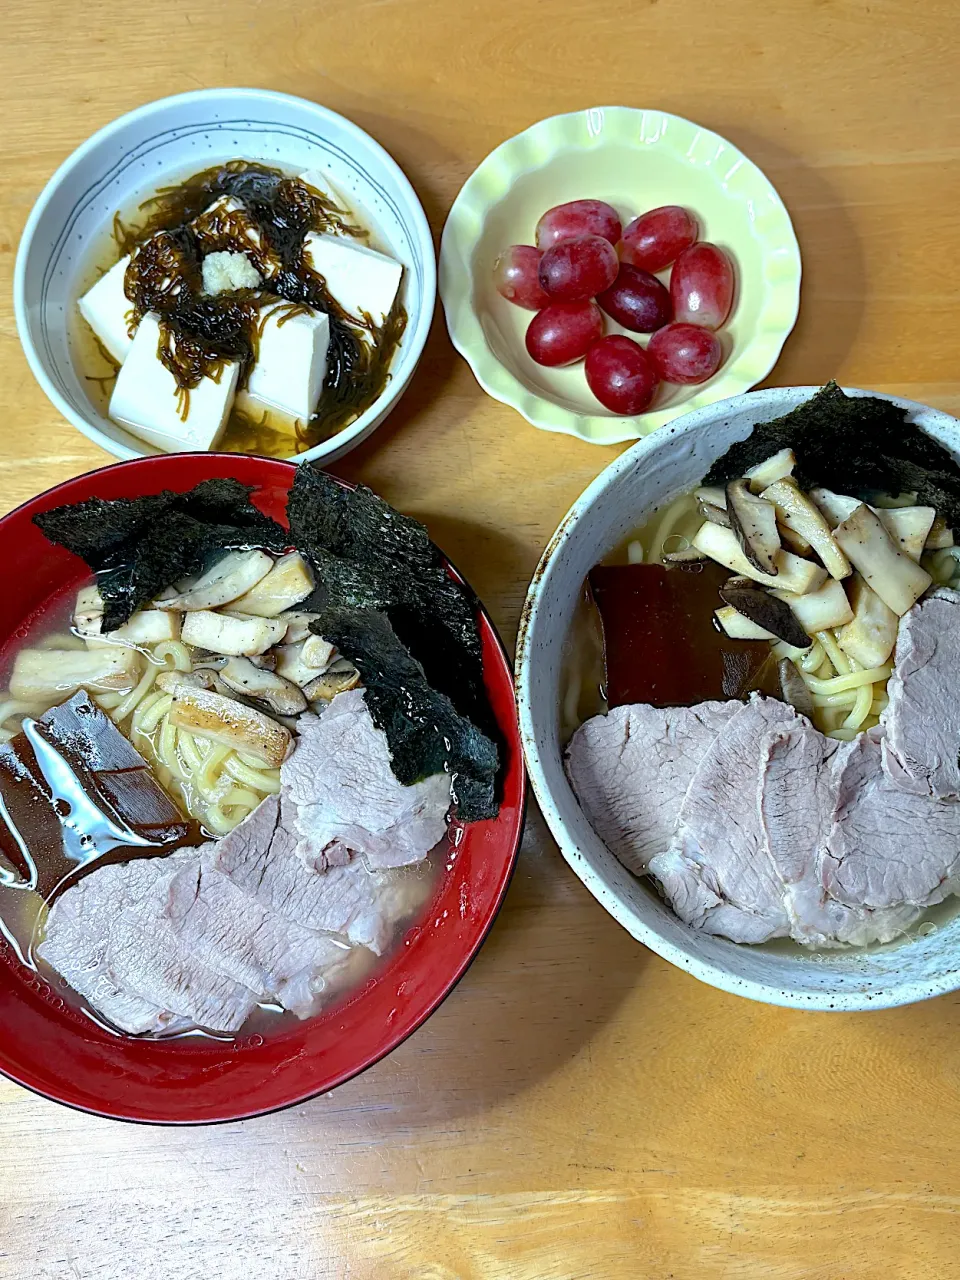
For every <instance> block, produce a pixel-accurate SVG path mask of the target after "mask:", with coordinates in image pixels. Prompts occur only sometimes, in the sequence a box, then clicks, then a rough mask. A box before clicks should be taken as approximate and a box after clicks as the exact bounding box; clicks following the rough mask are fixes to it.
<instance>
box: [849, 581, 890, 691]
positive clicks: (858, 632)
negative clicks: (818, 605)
mask: <svg viewBox="0 0 960 1280" xmlns="http://www.w3.org/2000/svg"><path fill="white" fill-rule="evenodd" d="M849 590H850V604H851V605H852V607H853V619H852V621H850V622H848V623H847V624H846V626H843V627H841V628H840V630H839V631H838V632H837V644H839V646H840V648H841V649H842V650H843V651H844V653H845V654H847V655H848V656H849V657H851V658H853V659H854V661H855V662H859V664H860V665H861V667H863V668H865V669H866V670H870V669H872V668H873V667H882V666H883V664H884V663H885V662H886V661H887V659H888V658H889V657H890V655H891V653H893V650H894V647H895V646H896V643H897V633H898V631H899V627H900V619H899V618H898V617H897V615H896V614H895V613H894V611H893V610H892V609H891V608H889V606H888V605H885V604H884V603H883V601H882V600H881V599H880V597H879V596H878V595H877V593H876V592H875V591H874V590H873V588H872V587H870V586H868V585H867V583H866V582H864V580H863V578H861V576H860V574H859V573H857V574H855V575H854V577H853V579H852V580H851V582H850V588H849Z"/></svg>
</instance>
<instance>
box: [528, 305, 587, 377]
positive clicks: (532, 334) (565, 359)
mask: <svg viewBox="0 0 960 1280" xmlns="http://www.w3.org/2000/svg"><path fill="white" fill-rule="evenodd" d="M602 333H603V316H602V315H601V314H600V308H599V307H598V306H597V304H596V303H595V302H555V303H553V304H552V305H551V306H549V307H544V309H543V310H542V311H538V312H537V314H536V315H535V316H534V317H533V319H532V320H531V321H530V325H529V327H528V329H527V350H528V351H529V353H530V355H531V356H532V357H533V359H534V360H536V362H537V364H546V365H557V364H570V363H571V362H572V361H574V360H579V359H580V357H581V356H583V355H586V353H587V351H588V349H589V348H590V346H591V344H592V343H594V342H596V340H597V338H599V337H600V335H601V334H602Z"/></svg>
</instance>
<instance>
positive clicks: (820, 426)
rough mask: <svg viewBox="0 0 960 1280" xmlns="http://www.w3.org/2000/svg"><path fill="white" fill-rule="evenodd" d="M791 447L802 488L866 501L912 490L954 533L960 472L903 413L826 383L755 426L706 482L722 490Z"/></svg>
mask: <svg viewBox="0 0 960 1280" xmlns="http://www.w3.org/2000/svg"><path fill="white" fill-rule="evenodd" d="M788 447H789V448H791V449H793V451H794V453H795V454H796V455H797V466H796V469H795V472H794V474H795V476H796V479H797V481H798V483H799V484H800V485H801V487H802V488H804V489H809V488H811V487H813V486H815V485H823V486H825V487H826V488H828V489H833V490H834V491H835V492H837V493H848V494H850V495H851V496H852V497H855V498H861V499H863V500H869V499H870V498H871V497H873V496H874V495H876V494H878V493H887V494H898V493H912V492H916V494H917V500H918V502H920V503H923V504H924V505H926V506H931V507H935V508H936V510H937V514H938V515H940V516H942V517H943V519H944V520H945V521H946V522H947V524H948V525H952V526H954V527H960V467H958V466H957V463H956V462H955V461H954V459H953V457H952V456H951V454H950V453H949V452H948V451H947V450H946V449H945V448H944V447H943V445H941V444H938V443H937V441H936V440H934V439H933V438H932V437H931V436H928V435H927V433H926V432H925V431H923V430H922V429H921V428H920V427H918V426H917V425H916V424H915V423H913V422H909V421H908V420H907V414H906V410H904V409H901V408H899V407H898V406H897V405H895V404H891V402H890V401H889V400H883V399H881V398H880V397H878V396H846V395H844V393H843V391H842V390H841V389H840V388H839V387H838V386H837V384H836V383H835V382H828V383H827V385H826V386H825V387H823V388H822V390H820V391H818V392H817V394H816V395H815V396H813V397H812V398H811V399H810V400H807V401H806V402H805V403H804V404H801V405H798V406H797V408H796V409H794V410H792V411H791V412H790V413H788V414H785V415H784V416H783V417H782V418H775V419H774V420H773V421H772V422H760V423H758V424H757V425H756V426H755V427H754V428H753V431H751V433H750V435H749V436H747V438H746V440H741V441H739V442H738V443H737V444H734V445H731V447H730V448H729V449H728V450H727V452H726V453H725V454H724V455H723V456H722V457H721V458H718V459H717V461H716V462H715V463H714V464H713V466H712V467H711V468H710V470H709V471H708V472H707V474H706V476H704V479H703V483H704V484H725V483H726V482H727V481H728V480H733V479H736V478H737V477H738V476H742V475H743V474H744V472H746V471H747V470H749V468H750V467H753V466H756V464H757V463H760V462H763V461H764V460H765V459H767V458H769V457H771V456H772V455H773V454H774V453H777V452H778V451H779V450H780V449H785V448H788Z"/></svg>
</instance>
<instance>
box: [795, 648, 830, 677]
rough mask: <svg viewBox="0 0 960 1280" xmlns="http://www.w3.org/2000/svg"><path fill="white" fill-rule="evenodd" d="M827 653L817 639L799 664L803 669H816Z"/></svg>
mask: <svg viewBox="0 0 960 1280" xmlns="http://www.w3.org/2000/svg"><path fill="white" fill-rule="evenodd" d="M825 657H826V654H825V653H824V650H823V645H822V644H821V643H820V641H819V640H815V641H814V642H813V644H812V645H811V646H810V648H809V649H808V650H807V652H806V653H805V654H804V656H803V657H802V658H801V659H800V661H799V663H798V664H797V665H798V666H799V668H800V670H801V671H809V672H813V671H816V670H817V669H818V668H819V667H820V666H821V665H822V664H823V660H824V658H825Z"/></svg>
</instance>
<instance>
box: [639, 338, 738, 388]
mask: <svg viewBox="0 0 960 1280" xmlns="http://www.w3.org/2000/svg"><path fill="white" fill-rule="evenodd" d="M647 355H648V356H649V357H650V359H651V360H652V361H653V364H654V368H655V369H656V370H657V373H659V375H660V377H661V378H662V379H663V380H664V382H678V383H682V384H684V385H689V384H692V383H695V382H706V380H707V379H708V378H712V377H713V375H714V374H715V373H716V372H717V370H718V369H719V368H720V362H721V360H722V359H723V350H722V348H721V346H720V339H719V338H718V337H717V335H716V334H715V333H713V332H712V331H711V330H710V329H704V328H703V327H702V326H701V325H699V324H668V325H667V327H666V328H665V329H661V330H660V331H659V333H655V334H654V335H653V337H652V338H651V339H650V345H649V346H648V347H647Z"/></svg>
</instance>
